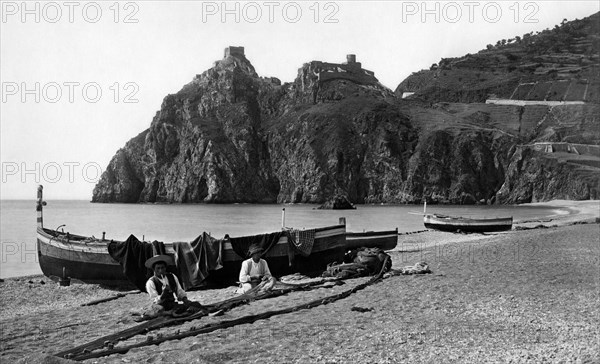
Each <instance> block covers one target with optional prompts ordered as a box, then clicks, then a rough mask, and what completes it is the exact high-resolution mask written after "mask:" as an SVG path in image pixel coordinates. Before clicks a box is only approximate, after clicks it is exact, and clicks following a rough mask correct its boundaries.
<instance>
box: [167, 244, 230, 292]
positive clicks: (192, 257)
mask: <svg viewBox="0 0 600 364" xmlns="http://www.w3.org/2000/svg"><path fill="white" fill-rule="evenodd" d="M222 244H223V241H222V240H218V239H215V238H213V237H212V236H210V235H208V234H207V233H205V232H204V233H202V235H200V236H198V237H197V238H196V239H195V240H194V241H192V242H191V243H188V242H177V243H173V250H175V264H176V265H177V269H178V270H179V276H180V277H181V285H182V286H183V289H185V290H187V289H191V288H194V287H200V286H201V285H202V281H204V280H205V279H206V278H207V277H208V275H209V271H210V270H216V269H220V268H222V267H223V262H222V252H223V245H222Z"/></svg>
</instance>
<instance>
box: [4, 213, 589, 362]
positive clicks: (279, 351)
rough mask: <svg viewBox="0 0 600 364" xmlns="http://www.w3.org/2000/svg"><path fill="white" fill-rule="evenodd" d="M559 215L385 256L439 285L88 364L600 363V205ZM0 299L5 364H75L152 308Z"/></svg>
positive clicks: (16, 296)
mask: <svg viewBox="0 0 600 364" xmlns="http://www.w3.org/2000/svg"><path fill="white" fill-rule="evenodd" d="M560 203H561V205H560V207H561V208H566V209H569V210H570V211H571V213H569V214H561V215H558V216H556V217H555V218H551V219H550V220H548V219H538V220H535V221H526V222H522V223H520V224H519V225H518V226H522V227H524V228H527V229H524V230H520V229H513V230H511V231H507V232H499V233H490V234H458V233H445V232H439V231H427V232H424V233H419V234H406V235H399V236H398V245H397V247H396V248H395V249H394V250H391V251H389V252H388V253H389V254H390V256H391V257H392V261H393V267H392V268H395V269H398V268H401V267H404V266H409V265H413V264H415V263H417V262H421V261H425V262H426V263H427V264H428V265H429V267H430V269H431V271H432V273H431V274H425V275H415V276H392V277H388V278H386V279H384V280H382V281H381V282H378V283H376V284H374V285H372V286H370V287H368V288H366V289H365V290H363V291H360V292H357V293H356V294H352V295H350V296H349V297H347V298H345V299H342V300H339V301H337V302H334V303H331V304H327V305H324V306H319V307H315V308H312V309H308V310H301V311H298V312H294V313H289V314H284V315H280V316H274V317H272V318H270V319H268V320H259V321H256V322H255V323H254V324H243V325H240V326H234V327H231V328H228V329H221V330H217V331H215V332H212V333H208V334H201V335H198V336H192V337H188V338H185V339H181V340H172V341H167V342H164V343H162V344H160V345H150V346H145V347H143V348H138V349H133V350H131V351H129V352H128V353H126V354H114V355H111V356H108V357H102V358H98V359H88V360H85V361H84V362H85V363H122V362H154V361H156V362H159V361H161V360H162V361H165V360H166V361H168V362H191V361H195V362H200V363H213V362H231V363H245V362H255V361H256V362H259V361H261V362H273V361H277V362H284V363H288V362H289V363H324V362H328V363H345V362H357V363H364V362H378V363H396V362H400V361H401V362H432V363H433V362H440V361H444V362H449V363H462V362H472V363H479V362H486V361H487V362H489V361H493V362H509V361H511V360H512V361H515V362H531V363H536V362H563V361H574V362H588V361H589V362H592V361H594V360H600V357H598V355H597V353H598V352H600V350H599V349H600V348H599V347H598V342H599V340H600V331H599V329H598V327H597V326H595V325H593V324H592V321H593V320H590V318H592V317H597V316H598V315H599V314H600V308H599V307H598V306H597V300H598V293H597V289H598V287H599V286H600V282H599V278H598V276H597V275H594V274H589V272H597V271H598V269H599V265H600V261H599V260H600V259H598V256H600V247H599V246H598V244H597V239H598V235H599V234H598V232H599V227H598V226H599V225H598V219H599V217H600V216H599V215H600V211H599V209H598V201H593V202H587V203H583V204H581V203H579V202H577V201H574V202H572V203H566V204H565V203H564V202H563V201H561V202H560ZM556 204H558V202H556ZM365 280H366V278H358V279H352V280H347V281H346V284H345V285H343V286H340V287H331V288H327V289H317V290H312V291H306V292H292V293H290V294H288V295H284V296H280V297H276V298H270V299H266V300H262V301H256V302H250V303H249V304H247V305H244V306H240V307H237V308H234V309H232V310H230V311H227V312H226V313H225V314H224V315H223V316H220V317H205V318H202V319H201V320H197V321H194V322H187V323H184V324H182V325H179V326H174V327H168V328H162V329H160V330H157V331H155V332H151V333H149V334H147V335H138V336H136V337H133V338H131V339H128V340H127V341H126V342H124V343H123V344H129V345H130V344H135V343H139V342H140V341H144V340H146V339H147V336H148V335H152V336H154V337H156V336H157V335H169V334H173V333H174V332H176V331H177V330H181V332H185V331H186V330H190V329H191V328H194V327H201V326H203V325H206V324H210V323H218V322H221V321H225V320H231V319H236V318H240V317H244V316H247V315H251V314H259V313H261V312H266V311H270V310H276V309H280V308H285V307H291V306H295V305H297V304H299V303H303V302H309V301H312V300H314V299H321V298H323V297H326V296H329V295H331V294H335V293H339V292H341V291H344V290H347V289H349V288H352V287H354V286H356V285H358V284H360V283H362V282H364V281H365ZM42 281H43V282H44V283H41V282H42ZM0 287H1V288H2V289H3V294H2V295H0V307H1V308H2V310H0V328H1V329H2V330H1V333H0V360H2V361H6V362H18V363H48V364H49V363H70V362H72V361H68V360H66V359H60V358H57V357H53V356H51V354H53V353H56V352H59V351H62V350H65V349H69V348H72V347H75V346H77V345H81V344H84V343H86V342H89V341H92V340H94V339H97V338H99V337H102V336H104V335H108V334H113V333H115V332H119V331H122V330H124V329H127V328H130V327H133V326H135V325H136V324H137V323H135V322H134V321H133V317H132V316H131V313H132V312H136V311H139V310H141V308H143V307H144V306H145V304H146V300H147V296H146V294H142V293H130V292H129V293H130V294H126V295H124V296H123V297H120V298H118V299H115V300H112V301H108V302H104V303H100V304H97V305H94V306H82V304H85V303H89V302H91V301H95V300H98V299H104V298H108V297H111V296H115V295H116V294H117V293H123V292H119V291H115V290H109V289H105V288H102V287H99V286H97V285H88V284H72V285H71V286H68V287H60V286H58V284H57V283H55V282H53V281H51V280H50V279H48V278H47V277H44V276H42V275H28V276H24V277H13V278H5V279H4V282H2V283H0ZM235 289H236V287H227V288H222V289H212V290H203V291H191V292H188V296H189V298H190V299H192V300H197V301H200V302H201V303H202V304H211V303H215V302H219V301H222V300H225V299H229V298H232V297H234V296H235ZM353 308H358V309H360V310H363V311H364V312H362V311H361V312H357V311H356V310H353ZM248 333H252V334H248ZM119 345H121V344H119ZM32 353H33V354H32ZM442 358H443V360H442Z"/></svg>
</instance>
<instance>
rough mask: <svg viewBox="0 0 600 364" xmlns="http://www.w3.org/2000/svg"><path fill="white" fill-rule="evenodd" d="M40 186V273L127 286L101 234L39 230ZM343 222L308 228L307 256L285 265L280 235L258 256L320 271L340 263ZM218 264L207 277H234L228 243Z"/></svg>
mask: <svg viewBox="0 0 600 364" xmlns="http://www.w3.org/2000/svg"><path fill="white" fill-rule="evenodd" d="M42 190H43V187H42V186H39V188H38V196H37V197H38V201H37V208H36V210H37V249H38V257H39V264H40V267H41V269H42V272H43V273H44V275H46V276H49V277H51V276H56V277H62V276H63V273H64V272H66V275H67V276H69V277H70V278H75V279H78V280H81V281H83V282H85V283H96V284H105V285H111V286H129V285H131V284H130V282H129V281H128V279H127V278H126V276H125V275H124V273H123V269H122V267H121V265H120V264H119V263H118V262H117V261H116V260H115V259H113V258H112V257H111V256H110V254H109V253H108V244H109V243H110V242H111V240H109V239H105V237H104V236H103V237H102V238H101V239H99V238H94V237H86V236H81V235H74V234H70V233H68V232H62V231H58V230H51V229H47V228H44V224H43V205H45V203H44V202H43V201H42ZM345 242H346V226H345V225H333V226H328V227H321V228H316V229H314V243H313V246H312V250H311V253H310V255H309V256H307V257H304V256H302V255H298V254H296V255H295V256H294V258H293V264H291V265H290V257H289V244H288V237H287V236H286V234H282V235H281V237H280V238H279V240H278V241H277V242H276V243H275V244H274V245H273V246H272V248H271V249H270V250H269V251H268V252H267V253H266V254H265V255H264V256H263V258H265V259H266V260H267V261H268V262H269V268H270V269H271V273H272V274H273V275H275V276H281V275H285V274H288V273H294V272H300V273H303V274H311V273H315V272H320V271H323V270H325V269H326V267H327V264H328V263H331V262H336V261H337V262H342V261H343V258H344V253H345V251H346V245H345ZM222 248H223V250H222V263H223V268H222V269H219V270H215V271H211V273H210V276H209V279H210V280H211V281H213V282H218V283H221V284H231V283H233V282H235V281H236V280H237V279H238V276H239V272H240V268H241V264H242V261H243V260H244V259H246V258H244V257H241V256H239V255H238V254H237V253H236V252H235V251H234V249H233V246H232V243H231V242H225V243H223V244H222ZM165 249H166V253H167V254H173V253H174V250H173V245H172V243H165Z"/></svg>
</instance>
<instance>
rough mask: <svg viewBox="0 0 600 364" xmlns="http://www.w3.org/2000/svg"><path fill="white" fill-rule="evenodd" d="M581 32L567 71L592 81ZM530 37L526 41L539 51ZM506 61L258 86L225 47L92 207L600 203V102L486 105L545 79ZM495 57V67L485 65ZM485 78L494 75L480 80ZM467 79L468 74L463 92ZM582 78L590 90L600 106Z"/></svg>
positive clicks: (318, 69)
mask: <svg viewBox="0 0 600 364" xmlns="http://www.w3.org/2000/svg"><path fill="white" fill-rule="evenodd" d="M594 17H595V18H597V17H598V15H594ZM579 22H583V23H576V25H574V26H573V27H572V28H570V29H571V31H569V32H567V34H576V35H577V37H579V38H577V39H580V38H581V39H583V40H581V39H580V42H579V43H577V44H579V46H577V47H575V48H572V49H571V48H569V49H570V50H571V51H572V52H577V51H578V50H581V52H583V53H582V57H583V58H581V59H582V60H583V61H582V62H583V63H582V66H581V67H580V69H579V71H578V72H574V73H572V74H573V75H575V76H576V77H582V76H585V75H591V74H592V73H593V72H596V74H595V76H594V77H595V80H597V70H598V69H599V68H598V64H597V63H598V60H597V54H596V58H594V55H593V54H591V55H590V54H588V53H585V52H588V51H589V50H590V49H592V50H593V49H596V48H597V47H598V43H597V41H595V43H594V42H592V43H590V42H588V38H589V37H588V36H587V35H586V34H587V33H586V32H587V31H588V30H589V29H595V28H593V26H590V25H589V21H588V20H586V19H584V20H582V21H579ZM582 24H583V25H582ZM565 27H566V28H568V23H567V24H563V25H562V27H560V28H561V29H562V28H565ZM573 29H575V30H573ZM583 33H585V34H583ZM557 34H558V35H557ZM561 34H563V33H561V32H559V31H552V32H551V33H550V34H549V35H548V34H546V35H544V37H546V36H551V37H554V38H556V37H558V36H560V37H562V35H561ZM582 34H583V35H582ZM538 37H542V35H539V36H537V35H532V36H531V38H530V39H528V40H527V42H533V43H532V44H538V43H537V42H538V41H537V40H536V39H538ZM554 38H552V39H554ZM539 39H541V38H539ZM544 39H545V38H544ZM561 39H562V38H561ZM544 42H546V40H543V41H542V44H545V43H544ZM561 42H562V43H560V44H568V42H567V41H566V40H561ZM528 44H529V43H528ZM560 47H562V45H561V46H560ZM560 47H559V48H558V49H559V50H560V49H562V48H560ZM594 47H596V48H594ZM530 48H531V49H535V47H530ZM511 49H512V48H511ZM504 51H505V48H504V46H502V45H499V46H497V47H492V49H488V50H486V51H483V52H480V53H479V54H478V55H477V56H466V57H463V58H461V59H457V60H452V61H444V62H441V63H440V65H436V67H435V69H434V70H432V71H423V72H421V73H420V74H419V76H418V77H417V76H415V75H413V76H411V77H409V78H408V79H407V80H405V81H404V82H403V83H402V84H401V85H400V86H399V88H398V89H397V90H396V94H394V93H393V92H392V91H391V90H389V89H387V88H386V87H384V86H383V85H381V84H380V83H379V82H378V81H377V79H376V78H375V76H374V75H373V74H372V72H370V71H366V70H363V69H362V68H361V65H360V63H357V62H355V59H354V58H352V59H350V58H349V62H348V63H349V64H344V67H336V65H335V64H332V63H324V62H318V61H313V62H309V63H306V64H304V65H303V66H302V67H301V68H300V69H299V70H298V75H297V77H296V79H295V80H294V82H291V83H284V84H282V83H281V82H280V81H279V80H278V79H276V78H270V77H260V76H259V75H257V74H256V71H255V70H254V67H253V66H252V64H251V63H250V62H249V61H248V59H246V57H245V56H244V53H243V48H235V47H231V48H228V49H227V50H226V54H225V57H224V58H223V59H222V60H220V61H217V62H215V65H214V67H212V68H210V69H209V70H207V71H205V72H204V73H202V74H201V75H198V76H196V77H195V78H194V79H193V80H192V82H190V83H189V84H187V85H185V86H184V87H183V88H182V89H181V90H180V91H179V92H177V93H176V94H173V95H168V96H167V97H165V99H164V100H163V103H162V105H161V108H160V110H159V111H158V112H157V114H156V116H155V117H154V119H153V120H152V123H151V124H150V127H149V128H148V129H147V130H145V131H144V132H142V133H141V134H139V135H138V136H137V137H135V138H133V139H131V140H130V141H129V142H127V144H126V145H125V146H124V147H123V148H122V149H120V150H119V151H118V152H117V154H116V155H115V156H114V157H113V159H112V160H111V162H110V164H109V165H108V167H107V168H106V170H105V172H104V173H103V175H102V177H101V179H100V181H99V182H98V184H97V185H96V187H95V189H94V195H93V201H94V202H212V203H228V202H251V203H252V202H261V203H274V202H278V203H285V202H291V203H318V204H321V203H323V202H325V201H329V200H331V199H332V198H333V197H334V196H335V195H337V194H341V195H344V196H346V197H347V199H348V200H349V201H350V202H351V203H421V202H422V201H428V202H429V203H450V204H474V203H520V202H529V201H542V200H547V199H553V198H568V199H587V198H598V187H597V186H598V185H599V182H600V177H599V176H600V173H598V172H600V155H595V154H594V153H595V152H594V151H595V150H597V149H598V145H599V144H600V130H598V128H597V125H599V123H600V120H599V117H598V115H600V110H599V105H598V103H596V102H589V100H587V99H586V100H584V101H585V102H584V103H583V104H582V105H565V106H547V105H524V106H523V105H518V104H517V105H495V104H485V103H481V101H483V100H484V99H485V97H487V94H488V93H489V92H490V90H493V89H494V90H496V91H498V92H497V93H498V94H499V95H500V96H502V95H507V94H509V91H508V90H512V91H510V93H511V94H515V92H516V93H517V94H519V93H524V92H525V91H524V90H525V89H526V88H527V87H525V88H521V86H520V85H521V84H520V82H521V81H518V82H517V81H515V80H517V78H513V76H515V75H520V76H519V77H521V78H519V80H521V79H522V78H524V77H527V78H528V79H530V80H535V77H539V79H540V80H542V81H544V82H546V81H547V80H548V77H550V76H549V74H548V73H544V72H541V71H540V68H539V67H537V68H533V69H529V68H527V67H522V68H519V69H520V71H519V72H520V73H518V74H517V73H511V72H513V71H514V72H516V71H515V70H511V71H510V72H508V71H507V72H508V73H506V72H504V71H502V72H500V71H499V69H500V68H502V67H504V69H507V67H508V68H510V67H509V66H506V64H508V63H506V64H505V63H502V62H509V61H511V62H521V63H522V62H525V58H527V57H529V58H531V57H534V55H532V54H529V53H527V57H525V56H519V57H516V56H514V54H513V53H511V54H513V56H508V55H506V54H505V53H502V52H504ZM513 51H515V49H512V50H511V52H513ZM527 52H529V48H528V50H527ZM500 54H504V56H502V57H504V58H502V57H501V58H502V60H504V61H502V62H500V63H501V64H502V67H500V68H498V67H496V68H494V67H495V66H494V67H491V66H490V65H493V64H496V63H494V62H496V61H497V59H499V58H498V57H500ZM538 56H540V55H538ZM473 57H475V58H473ZM515 57H516V58H515ZM529 58H527V59H529ZM594 60H595V61H594ZM588 61H589V62H588ZM590 62H592V63H590ZM594 62H595V63H594ZM546 66H547V65H546ZM546 66H544V67H546ZM448 67H450V68H448ZM481 67H483V68H482V69H480V68H481ZM490 67H491V68H490ZM517 68H518V67H517ZM452 70H454V71H456V70H460V72H458V73H457V72H454V71H452ZM594 70H595V71H594ZM446 71H452V72H454V73H448V75H452V77H451V78H449V79H448V80H452V82H448V83H447V84H448V85H452V87H454V88H451V89H446V88H445V86H443V85H441V86H440V83H439V82H440V81H439V80H440V77H445V76H444V75H443V72H446ZM538 71H540V72H538ZM336 72H337V73H336ZM361 72H362V73H361ZM482 72H491V74H494V75H495V76H494V78H493V79H492V78H488V79H486V80H483V79H481V75H482ZM499 72H500V73H499ZM338 73H339V74H338ZM440 75H442V76H440ZM461 75H467V76H468V77H467V78H466V79H464V78H463V79H462V80H463V81H465V82H461V80H460V78H461V77H463V76H461ZM507 75H508V76H507ZM536 75H537V76H536ZM563 75H564V73H563ZM486 77H487V76H486ZM586 77H587V76H586ZM590 80H592V78H589V79H587V81H586V82H587V84H586V85H587V86H586V88H585V89H586V90H589V91H590V92H591V95H594V92H596V91H595V89H594V86H593V82H592V81H590ZM496 81H499V82H496ZM581 84H582V83H580V82H579V81H569V82H567V83H561V84H560V87H558V86H556V87H555V86H554V85H553V84H552V83H550V84H546V83H540V85H546V86H543V87H542V86H540V88H539V90H538V91H539V92H538V91H536V92H537V93H540V94H541V91H540V90H541V89H542V88H544V87H547V88H548V90H547V91H546V93H545V94H546V95H549V94H552V92H551V91H552V90H554V91H556V92H555V94H556V95H554V94H552V95H554V96H553V97H559V94H561V92H562V94H563V95H564V94H566V90H567V89H569V90H571V91H572V90H573V87H574V86H573V85H575V88H577V87H579V86H580V85H581ZM457 85H460V89H459V88H456V87H455V86H457ZM578 85H579V86H578ZM442 86H443V87H442ZM553 87H554V88H553ZM580 88H581V87H580ZM401 91H402V92H403V91H415V92H416V93H417V94H416V98H413V99H408V100H403V99H401V97H399V96H400V95H401ZM542 91H543V90H542ZM536 92H533V93H532V91H531V90H530V91H527V94H531V95H534V94H536ZM578 92H579V91H578ZM586 95H588V94H587V91H586ZM586 97H589V95H588V96H586ZM590 100H592V101H593V100H594V99H593V97H592V99H590ZM457 101H460V102H457ZM543 143H563V144H564V145H566V144H568V145H572V146H573V148H571V147H568V148H567V149H564V148H563V149H564V150H563V149H561V148H551V147H547V146H546V144H543ZM565 143H566V144H565ZM563 144H561V145H563Z"/></svg>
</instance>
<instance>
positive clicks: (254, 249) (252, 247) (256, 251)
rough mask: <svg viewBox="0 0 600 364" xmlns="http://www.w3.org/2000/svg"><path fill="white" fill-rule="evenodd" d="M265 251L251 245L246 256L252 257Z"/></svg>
mask: <svg viewBox="0 0 600 364" xmlns="http://www.w3.org/2000/svg"><path fill="white" fill-rule="evenodd" d="M264 251H265V250H264V249H263V248H261V247H260V246H259V245H252V246H250V249H248V255H249V256H251V255H254V254H256V253H262V252H264Z"/></svg>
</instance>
